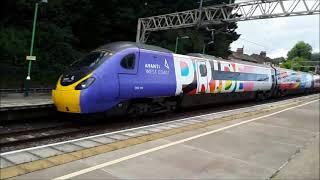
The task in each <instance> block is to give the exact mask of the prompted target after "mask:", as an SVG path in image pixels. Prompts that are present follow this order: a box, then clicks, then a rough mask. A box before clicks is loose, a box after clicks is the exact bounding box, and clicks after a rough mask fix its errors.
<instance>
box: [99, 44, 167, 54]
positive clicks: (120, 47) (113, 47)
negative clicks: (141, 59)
mask: <svg viewBox="0 0 320 180" xmlns="http://www.w3.org/2000/svg"><path fill="white" fill-rule="evenodd" d="M126 48H139V49H146V50H152V51H158V52H166V53H173V52H172V51H170V50H168V49H165V48H162V47H158V46H153V45H148V44H142V43H135V42H129V41H119V42H113V43H109V44H106V45H103V46H101V47H99V48H97V49H96V50H106V51H112V52H119V51H121V50H124V49H126Z"/></svg>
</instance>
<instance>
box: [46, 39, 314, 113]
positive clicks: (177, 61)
mask: <svg viewBox="0 0 320 180" xmlns="http://www.w3.org/2000/svg"><path fill="white" fill-rule="evenodd" d="M319 90H320V76H319V75H312V74H309V73H303V72H296V71H292V70H287V69H280V68H274V67H271V66H266V65H261V64H255V63H248V62H243V61H236V60H224V59H221V58H216V57H213V56H208V55H202V54H189V55H179V54H174V53H172V52H171V51H169V50H166V49H163V48H160V47H156V46H150V45H144V44H137V43H132V42H115V43H110V44H107V45H105V46H102V47H100V48H98V49H96V50H94V51H93V52H91V53H89V54H88V55H86V56H85V57H83V58H82V59H80V60H78V61H76V62H74V63H73V64H71V65H70V67H68V69H67V71H65V72H64V73H63V75H62V76H61V77H60V78H59V80H58V82H57V85H56V88H55V89H54V90H53V92H52V95H53V96H52V97H53V101H54V104H55V106H56V107H57V110H58V111H61V112H69V113H83V114H88V113H98V112H108V113H118V114H124V113H134V114H144V113H148V112H161V111H167V110H175V109H177V108H180V107H184V106H194V105H204V104H213V103H224V102H232V101H237V100H243V99H254V98H259V99H265V98H270V97H272V96H282V95H286V94H292V93H308V92H313V91H319Z"/></svg>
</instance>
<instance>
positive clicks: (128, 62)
mask: <svg viewBox="0 0 320 180" xmlns="http://www.w3.org/2000/svg"><path fill="white" fill-rule="evenodd" d="M135 59H136V56H135V55H134V54H129V55H127V56H126V57H124V58H123V59H122V60H121V66H122V67H123V68H125V69H134V64H135Z"/></svg>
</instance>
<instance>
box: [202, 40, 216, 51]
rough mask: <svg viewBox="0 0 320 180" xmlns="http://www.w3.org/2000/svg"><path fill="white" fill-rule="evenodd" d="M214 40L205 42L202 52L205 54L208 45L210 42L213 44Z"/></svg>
mask: <svg viewBox="0 0 320 180" xmlns="http://www.w3.org/2000/svg"><path fill="white" fill-rule="evenodd" d="M213 43H214V42H213V41H210V42H209V43H207V44H206V43H204V44H203V48H202V54H205V53H206V48H207V45H210V44H213Z"/></svg>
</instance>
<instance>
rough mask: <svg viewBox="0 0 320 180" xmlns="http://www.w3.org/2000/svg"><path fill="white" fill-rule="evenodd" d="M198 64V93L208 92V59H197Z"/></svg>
mask: <svg viewBox="0 0 320 180" xmlns="http://www.w3.org/2000/svg"><path fill="white" fill-rule="evenodd" d="M195 64H196V66H197V68H196V69H197V82H198V85H197V87H198V88H197V93H206V92H207V91H208V68H207V64H206V61H201V60H195Z"/></svg>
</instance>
